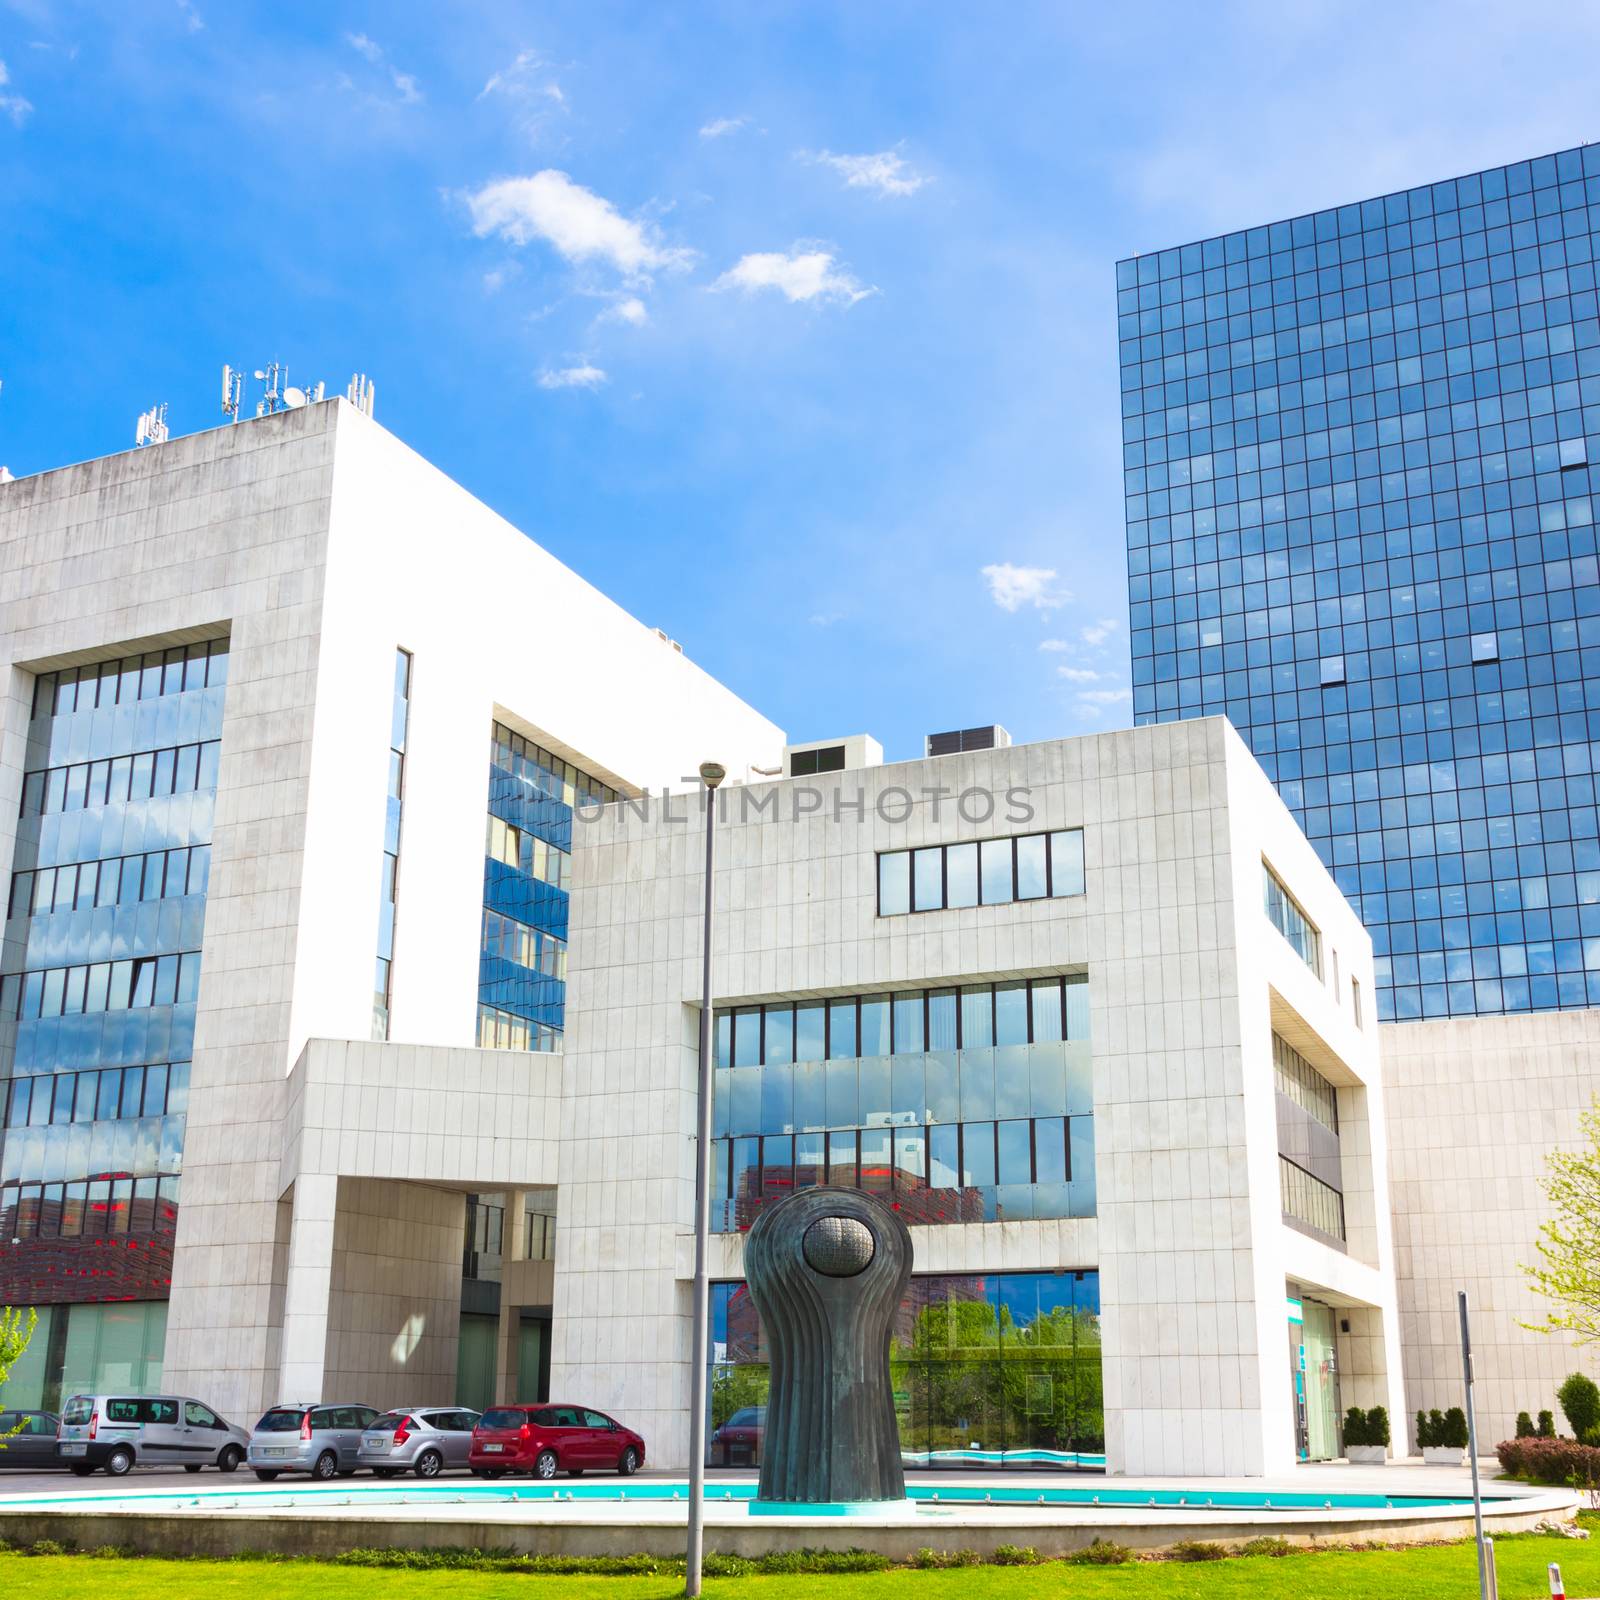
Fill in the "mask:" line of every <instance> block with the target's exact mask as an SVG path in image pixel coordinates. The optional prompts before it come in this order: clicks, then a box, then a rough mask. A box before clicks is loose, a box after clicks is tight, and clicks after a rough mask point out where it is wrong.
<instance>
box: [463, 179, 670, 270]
mask: <svg viewBox="0 0 1600 1600" xmlns="http://www.w3.org/2000/svg"><path fill="white" fill-rule="evenodd" d="M466 200H467V205H468V208H469V209H470V210H471V213H472V231H473V232H474V233H476V234H477V235H478V237H479V238H480V239H481V238H486V237H487V236H488V235H490V234H495V235H498V236H499V237H500V238H502V239H504V240H506V241H507V242H508V243H510V244H517V245H525V244H531V243H532V242H533V241H534V240H542V241H543V242H544V243H546V244H548V245H550V246H551V247H552V248H553V249H554V250H555V251H556V252H557V254H559V255H561V256H563V257H564V258H565V259H566V260H568V261H570V262H572V263H574V264H575V265H578V264H583V263H588V262H602V263H605V264H606V265H609V266H612V267H614V268H615V269H616V270H617V271H618V272H620V273H621V274H622V276H623V278H624V279H625V280H626V281H627V282H629V283H647V282H649V280H650V274H651V273H653V272H659V271H664V270H671V269H674V268H681V267H687V266H688V265H690V263H691V262H692V261H693V260H694V252H693V251H692V250H684V249H679V248H677V247H675V246H670V245H667V244H664V243H663V242H662V241H661V239H660V237H659V235H658V233H657V231H656V229H655V228H653V227H652V226H650V225H649V224H648V223H644V222H637V221H635V220H633V219H632V218H631V217H625V216H623V215H622V213H621V212H619V211H618V210H617V208H616V207H615V206H614V205H612V204H611V202H610V201H609V200H606V199H604V198H602V197H601V196H600V195H597V194H596V193H595V192H594V191H593V190H592V189H585V188H584V187H583V185H582V184H580V183H574V182H573V181H572V179H571V178H569V177H568V176H567V175H566V173H564V172H557V171H555V170H554V169H553V168H546V170H545V171H543V172H536V173H534V174H533V176H532V177H530V178H502V179H500V180H499V181H498V182H496V183H489V184H485V185H484V187H483V188H481V189H479V190H478V191H477V193H475V194H469V195H468V196H467V197H466Z"/></svg>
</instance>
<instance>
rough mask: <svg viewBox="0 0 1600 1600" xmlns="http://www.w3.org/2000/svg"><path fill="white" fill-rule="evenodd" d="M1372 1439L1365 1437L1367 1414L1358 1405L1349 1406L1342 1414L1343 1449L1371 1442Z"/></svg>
mask: <svg viewBox="0 0 1600 1600" xmlns="http://www.w3.org/2000/svg"><path fill="white" fill-rule="evenodd" d="M1371 1443H1373V1441H1372V1440H1371V1439H1369V1438H1368V1437H1367V1414H1366V1412H1365V1411H1363V1410H1362V1409H1361V1407H1360V1406H1351V1407H1350V1409H1349V1410H1348V1411H1347V1412H1345V1414H1344V1444H1345V1449H1347V1450H1348V1449H1349V1448H1350V1446H1351V1445H1353V1444H1355V1445H1362V1444H1371Z"/></svg>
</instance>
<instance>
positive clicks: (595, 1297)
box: [551, 719, 1399, 1474]
mask: <svg viewBox="0 0 1600 1600" xmlns="http://www.w3.org/2000/svg"><path fill="white" fill-rule="evenodd" d="M802 787H805V788H808V789H810V790H812V791H817V790H820V791H821V792H822V794H823V796H824V800H823V804H822V806H821V809H820V811H817V812H815V813H814V814H810V815H802V816H799V817H796V815H795V814H794V811H795V806H794V798H795V796H796V794H797V793H798V792H799V791H800V789H801V788H802ZM1011 788H1019V789H1025V790H1026V791H1028V794H1027V800H1026V804H1027V806H1029V807H1031V809H1032V816H1031V818H1029V819H1028V820H1025V821H1024V820H1016V821H1008V820H1005V818H1006V813H1007V810H1008V805H1007V800H1006V791H1007V790H1008V789H1011ZM891 790H897V791H901V792H903V793H904V794H905V795H906V796H907V798H908V799H910V798H911V797H917V796H920V797H921V798H920V799H917V800H915V801H914V803H912V804H911V808H910V815H909V817H908V818H907V819H906V820H905V821H886V820H884V818H883V817H882V816H880V815H879V812H878V804H877V802H878V798H879V796H880V795H884V794H885V793H886V791H891ZM964 790H985V791H990V792H993V793H995V794H997V795H998V796H999V801H998V806H997V813H996V817H995V818H993V819H990V820H985V821H974V822H968V821H966V820H964V818H963V817H962V816H961V815H960V814H958V812H957V809H956V806H955V803H954V800H953V798H951V797H952V796H953V795H954V794H956V793H958V792H961V791H964ZM835 797H837V798H838V799H839V800H840V802H841V803H840V804H838V805H837V806H836V805H835V804H834V799H835ZM941 797H942V798H941ZM752 798H753V799H755V800H771V801H774V802H775V809H769V810H767V811H763V812H759V813H757V812H753V811H748V810H746V808H745V806H744V802H743V801H742V800H741V798H740V797H739V796H738V794H737V793H734V794H732V795H729V796H728V799H727V804H728V807H729V810H728V813H727V817H726V820H725V821H724V822H722V823H721V824H719V836H718V837H719V843H718V871H717V884H716V904H717V928H716V938H715V960H716V984H715V987H716V993H717V995H718V997H719V998H718V1004H719V1005H720V1004H738V1003H747V1002H751V1001H757V1000H773V999H780V998H790V997H800V996H817V995H826V994H830V993H844V994H849V993H853V992H859V991H864V990H874V989H876V990H883V989H890V988H894V987H896V986H905V987H912V986H921V985H924V984H927V985H942V984H950V983H956V982H973V981H985V980H990V979H998V978H1007V977H1019V976H1028V975H1040V974H1046V973H1054V972H1062V971H1068V972H1082V971H1085V970H1087V972H1088V975H1089V988H1090V1013H1091V1034H1092V1040H1093V1051H1094V1093H1095V1108H1096V1123H1095V1137H1096V1146H1097V1157H1098V1183H1099V1216H1098V1218H1097V1219H1084V1220H1062V1221H1051V1222H1014V1223H992V1224H978V1225H963V1226H949V1227H943V1228H919V1229H915V1230H913V1232H914V1242H915V1248H916V1251H917V1266H918V1269H919V1270H923V1271H927V1270H940V1271H1000V1270H1037V1269H1039V1268H1052V1267H1062V1268H1087V1267H1098V1268H1099V1270H1100V1273H1101V1279H1100V1284H1101V1300H1102V1328H1103V1338H1104V1347H1105V1394H1106V1425H1107V1450H1108V1455H1109V1458H1110V1461H1111V1464H1112V1467H1113V1470H1116V1471H1123V1472H1141V1473H1152V1472H1183V1473H1208V1474H1222V1473H1227V1474H1255V1473H1261V1472H1265V1471H1275V1470H1281V1469H1283V1468H1285V1467H1287V1466H1288V1465H1289V1463H1290V1461H1291V1460H1292V1452H1293V1426H1292V1416H1291V1409H1290V1407H1291V1391H1290V1375H1289V1370H1288V1361H1287V1354H1286V1344H1287V1340H1286V1334H1285V1306H1284V1294H1285V1281H1286V1276H1287V1273H1288V1270H1289V1267H1290V1265H1291V1262H1292V1263H1293V1264H1294V1265H1295V1266H1297V1267H1298V1268H1300V1269H1302V1271H1303V1272H1304V1274H1305V1275H1306V1276H1308V1278H1309V1281H1312V1282H1316V1283H1319V1284H1332V1285H1334V1286H1337V1287H1338V1289H1339V1291H1340V1292H1341V1293H1343V1294H1345V1295H1346V1296H1348V1297H1350V1298H1351V1299H1352V1300H1359V1301H1360V1302H1361V1303H1364V1304H1367V1305H1371V1306H1376V1307H1381V1308H1382V1317H1381V1318H1380V1322H1381V1323H1382V1322H1385V1321H1386V1323H1387V1326H1388V1328H1389V1330H1390V1332H1391V1333H1392V1332H1393V1328H1394V1321H1393V1319H1394V1296H1393V1287H1392V1280H1391V1279H1390V1277H1389V1275H1388V1266H1389V1245H1388V1233H1387V1226H1386V1216H1385V1196H1384V1175H1383V1167H1382V1162H1381V1160H1380V1161H1379V1162H1378V1163H1377V1164H1376V1166H1374V1164H1373V1162H1372V1160H1371V1159H1370V1150H1379V1151H1381V1139H1380V1138H1379V1137H1378V1136H1376V1135H1375V1136H1373V1142H1372V1143H1371V1145H1370V1147H1369V1153H1368V1154H1367V1155H1366V1157H1365V1171H1364V1172H1363V1167H1362V1162H1363V1152H1362V1151H1361V1150H1359V1149H1358V1151H1357V1152H1356V1160H1355V1167H1356V1172H1357V1188H1358V1193H1357V1195H1356V1196H1355V1197H1354V1200H1353V1205H1354V1209H1355V1214H1356V1217H1357V1222H1358V1232H1357V1235H1356V1245H1357V1248H1358V1249H1359V1250H1360V1251H1361V1252H1362V1253H1363V1255H1364V1257H1365V1259H1362V1258H1361V1257H1358V1256H1344V1255H1341V1254H1339V1253H1338V1252H1336V1251H1333V1250H1329V1249H1328V1248H1327V1247H1326V1246H1322V1245H1316V1246H1315V1248H1314V1249H1308V1247H1309V1246H1311V1245H1312V1243H1313V1242H1312V1241H1309V1240H1305V1239H1304V1238H1303V1237H1302V1236H1300V1235H1296V1234H1293V1233H1291V1231H1290V1230H1288V1229H1286V1228H1285V1227H1284V1226H1283V1224H1282V1222H1281V1219H1280V1209H1279V1191H1278V1172H1277V1153H1276V1152H1277V1133H1276V1119H1275V1115H1274V1103H1273V1069H1272V1056H1271V1028H1272V1025H1273V1019H1274V1016H1275V1015H1277V1014H1278V1012H1279V1011H1282V1012H1283V1013H1284V1014H1285V1015H1292V1016H1295V1017H1298V1018H1299V1019H1300V1028H1299V1032H1300V1034H1301V1036H1302V1038H1303V1041H1304V1044H1305V1045H1310V1046H1312V1047H1313V1048H1315V1049H1316V1050H1317V1052H1318V1058H1319V1059H1320V1060H1322V1061H1323V1062H1325V1063H1326V1064H1328V1066H1329V1068H1330V1071H1332V1072H1333V1073H1334V1075H1335V1076H1336V1077H1337V1078H1338V1081H1340V1082H1341V1083H1344V1084H1346V1085H1347V1086H1350V1087H1351V1088H1352V1089H1362V1088H1364V1089H1365V1090H1366V1092H1367V1093H1368V1094H1369V1096H1370V1095H1381V1089H1380V1087H1379V1086H1378V1084H1377V1070H1376V1059H1375V1052H1374V1038H1375V1036H1374V1034H1373V1033H1372V1032H1370V1031H1363V1030H1361V1029H1358V1028H1357V1027H1356V1026H1355V1025H1354V1022H1353V1021H1352V1020H1351V1018H1350V1015H1349V1006H1348V1002H1347V1001H1346V1000H1345V999H1344V998H1343V997H1342V996H1341V995H1337V994H1336V993H1335V992H1334V990H1333V988H1332V986H1331V984H1329V983H1326V982H1325V983H1318V982H1317V981H1316V980H1315V979H1313V978H1312V976H1311V975H1310V974H1309V972H1308V971H1307V969H1306V968H1305V966H1304V964H1303V963H1301V962H1300V961H1299V958H1298V957H1296V956H1295V954H1294V952H1293V951H1292V950H1291V949H1290V947H1289V946H1288V944H1287V943H1286V942H1285V941H1284V940H1283V939H1282V938H1281V936H1280V935H1279V934H1278V933H1277V932H1276V930H1274V929H1273V928H1272V927H1271V925H1270V924H1269V923H1268V922H1267V920H1266V917H1265V914H1264V912H1263V910H1262V883H1261V858H1262V853H1263V851H1266V852H1267V853H1268V854H1269V855H1270V857H1271V859H1273V861H1274V864H1275V865H1276V866H1277V868H1278V870H1279V871H1280V873H1281V874H1282V875H1283V876H1284V877H1285V879H1286V881H1288V882H1289V883H1290V885H1291V887H1292V888H1293V890H1294V892H1295V894H1296V895H1297V896H1298V897H1299V899H1300V900H1301V903H1302V904H1303V905H1304V906H1305V907H1306V909H1307V910H1308V912H1310V913H1311V914H1312V915H1313V917H1314V918H1315V919H1316V920H1317V922H1318V923H1319V925H1320V926H1321V927H1322V928H1323V929H1324V932H1325V934H1326V935H1327V936H1328V937H1329V938H1330V939H1332V940H1333V942H1335V943H1337V944H1338V946H1339V948H1340V950H1341V955H1342V958H1343V961H1344V965H1343V967H1342V972H1343V975H1344V976H1345V978H1346V980H1347V979H1348V975H1349V974H1351V973H1356V974H1358V975H1359V976H1360V978H1361V980H1362V982H1363V985H1364V987H1365V988H1366V989H1367V992H1368V994H1369V995H1370V992H1371V987H1370V985H1371V959H1370V946H1369V944H1368V942H1367V940H1366V937H1365V934H1364V933H1363V932H1362V930H1361V928H1360V925H1359V923H1357V921H1356V920H1355V918H1354V916H1353V915H1352V913H1351V912H1350V910H1349V907H1348V906H1347V905H1346V904H1345V902H1344V900H1343V898H1342V897H1341V896H1340V895H1339V894H1338V891H1337V890H1336V889H1335V888H1334V886H1333V884H1332V881H1331V880H1330V879H1329V877H1328V875H1327V873H1326V872H1325V871H1324V870H1323V869H1322V867H1321V865H1320V863H1318V862H1317V860H1316V857H1315V855H1314V853H1313V852H1312V851H1311V850H1310V847H1309V846H1308V845H1306V844H1305V842H1304V840H1303V839H1302V838H1301V837H1300V835H1299V833H1298V830H1296V829H1295V827H1294V824H1293V821H1292V819H1291V818H1290V816H1289V814H1288V812H1287V811H1286V810H1285V809H1284V807H1283V805H1282V803H1281V802H1280V801H1279V800H1278V798H1277V795H1276V793H1275V792H1274V791H1273V789H1272V786H1271V785H1270V783H1268V782H1267V780H1266V778H1265V776H1264V775H1263V774H1262V773H1261V772H1260V770H1259V768H1258V767H1256V765H1255V764H1254V762H1253V761H1252V760H1251V758H1250V757H1249V755H1248V753H1247V752H1246V751H1245V749H1244V746H1243V745H1242V744H1241V743H1240V742H1239V740H1238V738H1237V735H1235V734H1234V733H1233V732H1232V730H1231V729H1229V728H1227V726H1226V725H1225V724H1224V723H1223V722H1222V721H1221V720H1220V719H1210V720H1206V721H1196V722H1186V723H1178V724H1169V725H1164V726H1161V727H1152V728H1144V729H1138V730H1134V731H1132V732H1127V733H1117V734H1107V735H1104V736H1101V737H1097V738H1088V739H1076V740H1070V741H1062V742H1058V743H1051V744H1042V745H1031V746H1019V747H1016V748H1013V749H1009V750H1002V751H987V752H981V753H972V754H968V755H961V756H950V757H942V758H938V759H936V760H931V761H921V762H909V763H902V764H897V765H893V766H887V767H880V768H874V769H870V770H868V771H864V772H846V773H842V774H836V775H831V776H829V777H825V778H818V779H808V780H804V784H803V785H797V784H777V785H763V786H761V787H760V788H759V789H758V790H756V791H754V792H753V794H752ZM858 798H859V799H860V800H861V801H863V802H864V803H863V804H862V805H860V806H858V805H857V804H856V802H857V800H858ZM803 803H804V804H807V805H809V803H810V802H809V800H807V801H805V802H803ZM901 804H902V802H901V801H900V800H899V799H895V800H894V801H893V803H892V805H890V807H889V808H888V811H887V813H886V814H887V815H890V816H894V815H897V814H898V811H899V808H900V806H901ZM978 810H979V808H978V806H977V804H976V802H974V803H973V804H972V805H971V806H970V807H969V811H970V812H971V813H973V814H976V813H977V812H978ZM1077 825H1082V826H1083V828H1084V830H1085V850H1086V860H1087V891H1088V892H1087V893H1086V894H1085V895H1084V896H1082V897H1080V898H1073V899H1065V900H1051V901H1030V902H1023V903H1017V904H1012V905H1008V906H987V907H976V908H972V909H970V910H952V911H942V912H932V913H924V914H919V915H915V916H902V917H885V918H879V917H878V916H877V915H876V891H875V853H876V852H877V851H878V850H881V849H888V848H904V847H914V846H918V845H923V844H932V843H942V842H950V841H957V840H963V839H981V838H989V837H995V836H999V835H1005V834H1009V833H1028V832H1037V831H1040V830H1041V829H1054V828H1061V827H1069V826H1077ZM574 870H575V889H574V896H573V929H574V934H573V954H572V966H571V982H570V987H569V991H568V1030H569V1031H568V1045H569V1054H568V1056H567V1058H566V1062H565V1068H564V1073H565V1076H564V1084H563V1091H564V1092H563V1106H562V1155H561V1170H562V1186H561V1188H562V1193H561V1249H560V1251H559V1252H558V1259H557V1263H556V1323H555V1329H554V1360H553V1369H552V1379H551V1381H552V1388H553V1390H562V1391H567V1392H572V1393H582V1394H585V1395H593V1396H595V1397H596V1399H597V1401H598V1402H599V1403H601V1404H608V1405H610V1406H611V1407H612V1408H614V1409H616V1410H618V1411H619V1412H621V1413H622V1414H624V1415H626V1416H627V1417H628V1419H629V1421H630V1422H631V1423H632V1424H633V1425H635V1426H638V1427H640V1428H642V1429H643V1430H644V1431H645V1433H646V1435H647V1436H648V1437H649V1439H650V1441H651V1448H652V1454H653V1458H654V1459H655V1460H657V1461H658V1462H660V1463H662V1464H664V1465H667V1466H680V1467H681V1466H682V1465H683V1464H684V1460H685V1456H686V1450H687V1426H686V1400H687V1394H688V1378H689V1373H688V1357H689V1294H688V1284H687V1281H686V1280H687V1279H688V1277H689V1272H690V1262H691V1256H690V1251H689V1240H688V1233H689V1229H690V1226H691V1217H692V1184H693V1144H692V1138H693V1129H694V1084H695V1055H696V1023H695V1018H696V1006H697V1002H698V995H699V987H700V968H699V950H700V946H699V937H700V928H699V922H700V918H699V902H700V896H701V893H702V870H703V847H702V844H701V830H700V827H699V826H698V822H697V819H696V818H695V817H694V816H693V815H689V816H686V817H680V818H678V819H676V820H673V819H668V818H665V817H662V816H660V815H656V816H654V817H652V818H650V819H644V818H641V817H639V816H637V815H635V814H634V813H632V812H631V811H630V810H629V809H628V808H625V807H624V808H616V810H615V813H614V814H613V815H611V816H609V817H608V818H607V825H606V828H605V829H591V830H589V831H588V832H587V834H586V836H585V840H584V844H583V847H582V848H581V849H580V851H579V853H578V855H577V857H576V859H575V862H574ZM1363 1185H1364V1186H1365V1193H1366V1195H1367V1198H1366V1200H1365V1201H1364V1202H1363V1200H1362V1199H1361V1189H1362V1186H1363ZM739 1263H740V1257H739V1244H738V1241H737V1240H734V1239H719V1240H718V1241H716V1250H715V1255H714V1270H715V1271H717V1272H718V1273H719V1275H737V1273H738V1270H739ZM1390 1370H1391V1371H1393V1372H1395V1373H1396V1374H1397V1363H1391V1368H1390ZM1385 1381H1387V1380H1385ZM1393 1394H1394V1395H1395V1396H1398V1394H1399V1390H1398V1387H1397V1386H1396V1387H1395V1388H1394V1389H1393ZM1391 1403H1392V1402H1391Z"/></svg>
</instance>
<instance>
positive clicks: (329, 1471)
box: [311, 1450, 339, 1483]
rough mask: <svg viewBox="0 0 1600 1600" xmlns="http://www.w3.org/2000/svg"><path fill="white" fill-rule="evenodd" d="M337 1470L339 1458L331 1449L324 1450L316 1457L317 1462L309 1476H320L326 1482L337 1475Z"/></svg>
mask: <svg viewBox="0 0 1600 1600" xmlns="http://www.w3.org/2000/svg"><path fill="white" fill-rule="evenodd" d="M338 1471H339V1458H338V1457H337V1456H336V1455H335V1454H334V1453H333V1451H331V1450H324V1451H323V1452H322V1454H321V1455H320V1456H318V1457H317V1464H316V1465H315V1466H314V1467H313V1468H312V1469H311V1476H312V1477H313V1478H320V1479H321V1480H322V1482H324V1483H327V1482H328V1481H329V1480H330V1479H331V1478H334V1477H336V1476H337V1475H338Z"/></svg>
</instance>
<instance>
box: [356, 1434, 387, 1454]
mask: <svg viewBox="0 0 1600 1600" xmlns="http://www.w3.org/2000/svg"><path fill="white" fill-rule="evenodd" d="M361 1448H362V1449H363V1450H392V1449H394V1440H392V1439H386V1438H384V1436H383V1435H382V1434H381V1433H369V1434H368V1435H367V1436H366V1438H364V1439H363V1440H362V1441H361Z"/></svg>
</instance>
